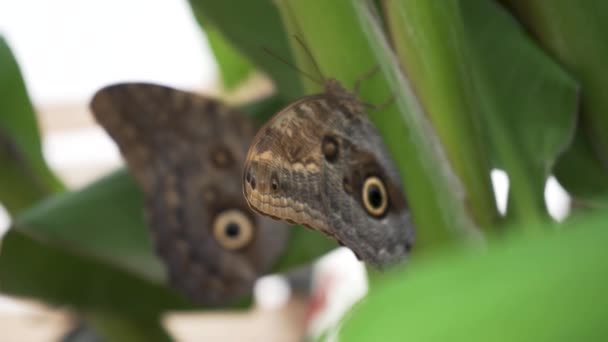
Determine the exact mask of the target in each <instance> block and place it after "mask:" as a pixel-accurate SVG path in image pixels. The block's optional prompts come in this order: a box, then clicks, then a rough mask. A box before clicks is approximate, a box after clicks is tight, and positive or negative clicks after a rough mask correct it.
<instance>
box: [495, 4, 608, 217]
mask: <svg viewBox="0 0 608 342" xmlns="http://www.w3.org/2000/svg"><path fill="white" fill-rule="evenodd" d="M502 1H503V2H504V3H507V4H508V5H509V6H510V7H511V8H512V9H513V10H514V13H515V15H517V17H518V19H519V20H520V21H521V22H523V24H524V25H525V26H526V27H527V28H528V29H529V30H530V31H531V32H532V34H533V35H534V36H535V38H536V39H537V40H538V42H539V43H540V45H542V46H543V47H544V48H545V49H546V50H547V52H548V53H549V54H551V56H552V57H554V58H555V59H556V60H557V61H559V62H560V63H561V64H562V65H563V66H564V67H565V68H566V69H567V70H568V71H569V72H570V73H571V74H572V75H573V76H574V77H576V79H577V80H578V81H579V82H580V84H581V106H580V115H581V117H580V121H579V125H580V127H579V129H578V132H577V135H578V136H579V137H580V138H577V142H576V143H575V144H574V145H573V146H572V147H571V149H570V150H568V151H567V152H566V153H565V155H564V159H563V160H561V161H560V162H559V163H558V164H557V167H556V175H557V176H558V179H559V181H560V183H561V184H562V185H563V186H565V187H566V189H567V190H568V191H569V192H571V193H572V194H573V195H574V196H575V197H578V200H579V201H581V202H596V201H597V198H598V192H599V191H598V190H599V189H603V195H604V197H608V196H606V195H608V191H606V189H607V188H608V177H605V175H606V174H607V173H608V134H606V132H608V97H607V96H606V89H608V73H606V72H604V70H605V63H606V60H608V42H607V41H606V33H607V32H608V22H606V20H605V14H606V13H608V2H606V1H569V0H555V1H551V2H547V1H539V0H525V1H522V0H502ZM573 162H576V163H578V164H576V166H575V165H572V163H573ZM573 168H576V172H573V171H574V170H573ZM582 175H587V176H591V177H592V178H591V179H586V177H584V176H582ZM593 175H597V176H600V175H604V176H603V177H602V179H600V178H598V177H596V176H593ZM592 184H595V185H596V186H595V187H593V186H592ZM603 206H604V207H605V206H606V202H605V201H604V204H603Z"/></svg>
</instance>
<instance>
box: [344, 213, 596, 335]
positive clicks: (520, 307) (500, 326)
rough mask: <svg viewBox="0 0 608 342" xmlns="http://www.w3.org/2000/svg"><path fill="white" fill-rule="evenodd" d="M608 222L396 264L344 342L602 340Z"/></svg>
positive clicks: (349, 324) (355, 315)
mask: <svg viewBox="0 0 608 342" xmlns="http://www.w3.org/2000/svg"><path fill="white" fill-rule="evenodd" d="M607 221H608V216H607V215H605V214H604V215H601V216H596V217H592V218H587V219H579V220H576V221H575V222H571V223H570V224H568V225H565V226H563V227H562V228H563V229H562V230H560V231H558V232H557V231H556V232H553V233H552V234H550V236H548V235H546V234H537V235H534V236H533V237H531V236H526V237H524V236H521V235H519V234H518V235H510V236H508V237H507V239H506V241H492V242H491V243H490V244H489V248H488V249H487V250H483V251H482V250H476V251H471V250H461V249H449V250H446V251H444V252H442V253H440V255H436V256H434V257H430V258H428V259H426V260H423V261H421V262H418V263H413V264H412V265H410V267H409V269H407V270H396V271H397V272H394V273H393V274H390V275H387V277H386V278H385V279H383V281H382V283H380V284H376V288H375V289H374V291H373V292H372V293H370V294H369V296H368V297H367V298H365V299H364V300H363V301H362V302H361V303H360V305H358V307H356V308H355V310H354V312H352V313H351V315H350V316H349V318H348V319H347V320H346V321H345V322H344V324H343V328H342V334H341V336H340V340H343V341H372V340H382V341H404V340H411V341H421V342H422V341H448V340H449V341H454V342H456V341H467V342H473V341H530V342H543V341H547V342H548V341H574V340H576V341H603V340H605V339H606V336H608V326H606V324H605V318H606V315H608V296H606V282H608V264H607V263H606V262H605V257H606V244H607V243H608V230H607V229H606V222H607ZM543 229H544V230H549V229H551V227H550V226H545V227H537V228H536V230H543ZM513 230H515V231H516V230H522V228H517V227H515V228H514V229H513ZM531 230H534V229H531Z"/></svg>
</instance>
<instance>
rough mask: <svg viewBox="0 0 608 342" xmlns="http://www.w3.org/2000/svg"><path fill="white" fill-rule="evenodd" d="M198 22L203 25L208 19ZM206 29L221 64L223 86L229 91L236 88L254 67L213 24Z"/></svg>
mask: <svg viewBox="0 0 608 342" xmlns="http://www.w3.org/2000/svg"><path fill="white" fill-rule="evenodd" d="M196 14H197V13H196V12H195V15H196ZM199 15H200V14H199ZM198 22H199V23H200V24H201V25H203V23H205V22H206V21H205V19H203V18H199V19H198ZM204 29H205V33H206V34H207V39H208V41H209V45H210V46H211V50H212V51H213V54H214V56H215V61H216V62H217V64H218V66H219V69H220V75H221V77H222V81H223V86H224V87H225V88H226V89H227V90H229V91H230V90H234V89H235V88H236V87H237V86H238V85H239V84H241V83H242V82H243V81H245V80H246V79H247V78H248V77H249V76H250V75H251V74H252V73H253V71H254V68H253V66H252V65H251V63H250V62H249V61H248V60H247V59H246V58H245V57H244V56H243V55H242V54H241V53H240V52H239V51H237V50H236V49H235V48H234V46H232V44H231V43H230V42H229V41H227V40H226V39H225V38H224V36H223V35H222V33H221V32H219V31H218V30H217V29H216V28H215V27H213V25H209V24H206V25H205V26H204Z"/></svg>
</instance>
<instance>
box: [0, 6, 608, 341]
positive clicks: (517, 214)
mask: <svg viewBox="0 0 608 342" xmlns="http://www.w3.org/2000/svg"><path fill="white" fill-rule="evenodd" d="M501 3H502V4H506V5H508V8H504V7H502V6H501V5H500V4H499V3H498V2H494V1H483V0H445V1H443V2H434V1H423V0H421V1H405V2H404V1H395V0H374V1H371V0H370V1H366V0H336V1H327V0H307V1H301V0H300V1H298V0H275V1H266V0H259V1H258V0H234V1H216V0H190V4H191V6H192V9H193V13H194V15H195V17H196V18H197V20H198V21H199V23H200V24H201V25H202V27H203V28H205V29H206V30H207V34H208V38H209V41H210V43H211V46H212V49H213V50H214V53H215V56H216V58H217V59H218V65H219V67H220V71H221V76H222V80H223V82H224V85H225V86H226V87H227V88H229V89H232V88H234V87H236V86H238V85H239V84H240V83H241V82H242V81H243V80H245V79H246V78H247V77H248V75H250V74H251V73H252V72H253V71H254V69H255V68H257V69H259V70H260V71H263V72H265V73H266V74H267V75H268V76H269V77H270V78H272V79H273V81H274V82H275V85H276V89H277V96H276V97H273V98H271V99H269V100H267V101H264V102H261V103H257V104H254V105H252V106H247V107H246V108H247V109H245V111H248V112H249V113H251V114H252V115H254V116H255V117H256V118H257V119H258V121H259V122H260V123H262V122H264V121H265V120H266V119H267V118H268V117H269V116H270V115H272V114H273V113H274V112H276V111H277V110H279V109H280V108H281V107H282V106H284V105H285V104H286V103H288V102H289V101H292V100H294V99H295V98H297V97H300V96H303V95H305V94H308V93H311V92H319V91H322V84H320V83H321V82H316V81H314V80H310V79H308V77H307V76H302V75H300V74H299V73H298V71H295V70H294V68H293V67H292V66H289V64H292V65H293V66H296V67H298V68H299V69H301V70H302V71H303V72H304V73H306V74H310V75H312V78H319V79H321V78H322V77H327V78H335V79H337V80H339V81H340V82H342V83H343V84H344V85H345V86H346V87H347V88H348V89H353V88H354V86H355V84H360V85H361V88H360V89H359V92H358V95H359V96H360V98H361V99H362V101H365V102H366V103H371V104H374V105H376V108H378V109H377V110H371V109H370V111H369V115H370V118H371V120H372V121H373V122H374V124H375V125H376V126H377V127H378V129H379V131H380V132H381V134H382V135H383V137H384V140H385V142H386V144H387V146H388V148H389V150H390V152H391V155H392V156H393V158H394V160H395V162H396V164H397V165H398V167H399V169H400V172H401V175H402V180H403V182H404V186H405V192H406V195H407V197H408V202H409V206H410V208H411V210H412V214H413V217H414V220H415V223H416V228H417V238H418V240H417V244H416V248H415V250H416V251H418V252H417V254H415V257H414V258H413V260H414V263H413V264H412V265H411V266H412V267H411V269H410V268H409V267H408V268H407V269H405V270H403V269H401V268H399V269H396V270H395V271H394V273H391V274H389V275H383V274H380V275H376V276H375V279H374V286H373V287H372V291H371V294H370V297H369V298H368V299H367V300H366V301H365V302H364V303H362V305H360V306H359V307H358V308H357V309H356V311H355V313H354V315H353V316H352V317H351V319H350V320H349V321H348V322H346V324H345V326H344V330H343V337H344V339H345V340H348V341H351V340H355V341H356V340H370V339H378V338H381V339H383V340H391V339H397V340H403V339H406V338H407V339H411V340H421V341H424V340H444V339H450V340H455V341H458V340H467V341H475V340H484V341H486V340H493V341H500V340H505V341H506V340H509V341H511V340H530V341H544V340H547V341H549V340H551V341H553V340H560V339H564V340H603V339H605V337H606V335H608V332H607V331H606V328H605V327H604V324H602V320H603V318H604V317H605V316H606V312H605V309H604V308H606V307H608V306H607V304H608V302H607V300H608V296H606V295H605V293H604V292H605V291H603V288H604V287H605V286H603V285H604V283H605V281H606V277H607V276H608V272H607V271H608V269H606V267H605V266H603V265H604V264H605V263H602V260H603V259H604V254H605V252H604V250H605V248H603V246H604V245H605V244H606V242H607V241H606V240H607V239H608V235H607V234H606V233H605V229H602V228H603V227H604V226H606V225H607V222H608V217H606V215H605V214H604V215H600V216H595V217H594V218H592V219H588V220H584V219H581V220H580V221H579V220H573V221H572V222H570V223H568V224H567V225H562V226H561V227H560V228H559V230H555V229H554V228H555V227H556V226H558V225H557V224H552V223H551V222H549V220H548V216H547V213H546V209H545V207H544V202H543V198H544V197H543V195H544V185H545V181H546V178H547V176H548V175H550V174H551V173H554V174H556V175H557V176H558V178H559V180H560V181H561V182H562V183H563V184H564V185H565V187H566V188H567V190H568V191H570V193H571V194H573V195H574V196H575V202H574V203H575V205H576V206H579V205H580V206H584V207H586V208H588V209H593V210H595V211H599V210H598V209H603V208H605V206H606V203H608V132H607V131H606V130H607V129H608V114H607V109H608V102H607V101H608V100H607V97H606V96H604V92H605V89H606V88H607V87H608V72H606V71H605V70H604V69H605V68H604V67H603V62H604V60H606V57H608V56H606V54H607V51H608V49H607V46H608V45H607V43H606V41H605V39H604V37H605V36H606V34H608V28H607V27H606V26H605V25H607V24H606V21H605V20H603V19H602V18H603V17H602V16H603V15H605V13H608V5H605V2H603V1H599V0H598V1H593V0H588V1H569V0H555V1H542V0H530V1H527V0H501ZM378 11H380V12H378ZM509 11H511V12H509ZM513 15H514V16H515V17H516V18H513V17H512V16H513ZM294 35H296V36H297V37H299V38H300V39H301V40H302V41H303V42H304V46H302V45H301V44H300V43H299V42H298V41H297V40H296V38H294ZM264 49H266V50H267V51H266V52H265V51H264ZM268 51H270V52H268ZM317 65H318V67H319V69H320V70H317ZM375 68H377V69H379V70H380V71H379V72H377V73H375V74H373V75H371V76H370V77H367V78H364V79H361V77H362V76H365V75H366V74H368V73H369V71H370V70H373V69H375ZM319 71H320V74H319ZM359 79H361V81H362V82H361V83H358V82H357V81H358V80H359ZM390 99H392V101H387V100H390ZM385 103H386V104H387V105H382V104H385ZM577 124H578V126H577ZM564 151H566V153H565V154H562V152H564ZM556 163H557V164H556ZM556 165H557V166H556ZM491 167H499V168H502V169H504V170H506V172H507V173H508V176H509V179H510V185H511V188H510V194H509V195H510V196H509V208H508V211H507V218H509V219H511V220H507V221H504V220H499V219H498V215H497V213H496V207H495V205H494V202H493V198H492V188H491V185H490V182H489V176H488V174H489V171H490V168H491ZM235 181H239V180H235ZM61 190H63V187H62V186H61V184H60V183H59V182H58V181H57V179H56V177H55V176H53V174H52V173H51V172H50V171H49V169H48V167H47V166H46V164H45V163H44V160H43V158H42V154H41V149H40V137H39V133H38V128H37V124H36V120H35V116H34V110H33V108H32V105H31V104H30V102H29V99H28V97H27V93H26V90H25V86H24V85H23V81H22V78H21V75H20V73H19V70H18V68H17V65H16V63H15V60H14V58H13V57H12V55H11V54H10V50H9V49H8V46H7V45H6V43H5V42H4V41H3V40H0V202H1V203H2V204H3V205H5V206H6V207H7V208H8V209H9V211H10V212H11V214H17V213H18V215H16V216H15V217H14V227H13V228H12V229H11V231H10V232H9V233H8V235H7V236H6V237H5V238H4V241H3V245H2V250H1V251H0V290H2V291H4V292H6V293H9V294H15V295H20V296H27V297H36V298H39V299H42V300H45V301H47V302H49V303H53V304H60V305H69V306H72V307H74V308H77V309H80V310H83V311H85V312H88V313H90V315H89V317H90V321H91V322H93V323H94V325H96V326H97V327H99V329H101V330H106V331H107V334H106V336H123V337H126V336H131V337H129V338H132V339H134V340H137V339H141V340H146V338H148V337H150V336H156V337H155V338H156V339H158V340H163V339H166V336H165V335H164V334H163V333H162V331H161V330H155V329H156V328H158V327H157V326H153V325H154V324H156V323H157V318H158V315H159V314H160V313H162V312H163V311H165V310H167V309H189V308H192V306H191V305H190V304H188V303H187V302H186V301H185V300H184V299H183V298H181V297H180V296H179V295H177V294H175V293H174V292H173V291H171V290H169V289H168V288H167V287H166V286H165V285H164V272H163V268H162V266H161V264H160V263H159V261H158V260H157V259H156V257H155V256H154V254H153V252H152V248H151V245H150V242H149V240H148V236H147V233H146V228H145V225H144V223H143V220H142V211H141V206H142V198H141V194H140V193H139V190H138V189H137V188H136V187H135V185H134V184H133V183H132V181H131V179H130V177H129V176H128V174H127V173H126V172H124V171H119V172H117V173H114V174H112V175H110V176H108V177H106V178H103V179H100V180H98V181H97V182H94V183H93V184H91V185H90V186H88V187H86V188H84V189H82V190H79V191H75V192H70V193H64V194H54V193H56V192H57V191H61ZM52 194H54V195H52ZM49 195H52V196H51V197H49V198H47V196H49ZM589 212H592V211H589ZM583 213H587V212H583V211H581V212H580V214H581V215H582V214H583ZM505 222H508V223H510V224H509V225H506V224H504V223H505ZM497 230H500V231H501V232H502V231H506V232H510V231H513V233H510V234H503V236H502V237H503V240H506V241H498V239H499V238H500V237H499V236H498V234H496V231H497ZM518 230H522V231H528V232H536V234H535V233H528V234H527V235H524V234H520V233H517V232H516V231H518ZM541 230H544V231H549V232H550V233H545V234H540V233H538V231H541ZM488 232H492V233H490V236H491V238H490V242H489V243H488V244H487V246H486V247H485V249H483V251H481V250H479V249H472V250H471V249H467V250H463V249H462V248H463V247H462V246H460V247H459V248H448V249H446V250H441V249H440V248H438V247H439V246H444V247H445V246H449V245H451V244H450V243H449V242H457V241H463V240H466V241H471V240H473V241H477V242H478V241H484V240H485V239H486V238H487V237H486V236H485V235H484V234H487V233H488ZM505 236H507V238H506V239H504V237H505ZM334 245H335V244H334V242H333V241H330V240H328V239H325V238H324V237H322V236H321V235H319V234H317V233H315V232H313V231H308V230H304V229H302V228H301V227H297V228H294V231H293V234H292V239H291V241H290V247H289V248H288V251H287V252H286V254H285V256H284V257H283V258H282V259H281V260H280V261H279V262H278V264H277V265H276V271H285V270H288V269H290V268H291V267H293V266H295V265H298V264H301V263H303V262H307V261H310V260H312V259H313V258H314V257H316V256H318V255H320V254H322V253H323V252H325V251H326V250H328V249H330V248H332V247H333V246H334ZM431 246H432V247H434V248H433V249H432V250H431V249H430V248H427V247H431ZM476 246H477V247H479V244H476ZM433 254H435V255H434V256H433ZM423 255H424V256H428V257H427V258H421V257H420V256H423ZM416 259H418V260H416ZM408 266H409V265H408ZM239 304H240V305H241V306H242V305H244V304H247V303H239ZM116 317H123V318H124V320H123V319H119V320H117V319H115V318H116ZM148 324H150V327H152V328H151V329H150V331H157V332H158V334H148V333H146V332H145V331H144V330H145V327H146V325H148ZM150 338H154V337H150Z"/></svg>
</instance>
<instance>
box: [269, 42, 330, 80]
mask: <svg viewBox="0 0 608 342" xmlns="http://www.w3.org/2000/svg"><path fill="white" fill-rule="evenodd" d="M262 50H264V52H266V53H267V54H269V55H270V56H272V57H274V58H276V59H278V60H279V61H281V62H282V63H283V64H285V65H287V66H289V67H291V68H292V69H294V70H296V71H298V72H299V73H300V74H302V75H304V76H306V77H307V78H308V79H310V80H311V81H313V82H315V83H317V84H321V85H322V84H323V82H321V81H319V80H318V79H316V78H314V77H313V76H312V75H311V74H309V73H307V72H305V71H304V70H302V69H300V68H298V67H297V66H295V65H293V64H291V63H290V62H289V61H287V60H286V59H285V58H283V57H281V56H279V55H277V54H275V53H274V52H272V51H271V50H270V49H268V48H267V47H265V46H263V47H262Z"/></svg>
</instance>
